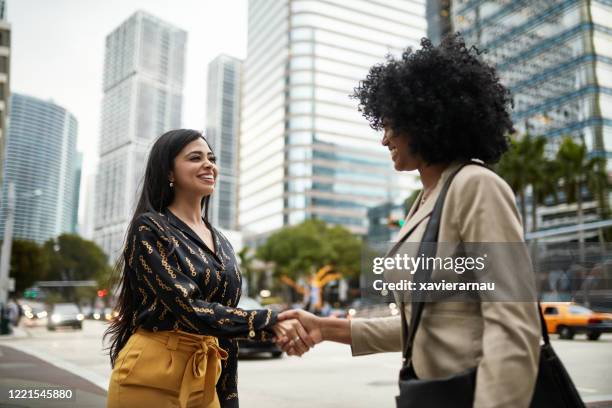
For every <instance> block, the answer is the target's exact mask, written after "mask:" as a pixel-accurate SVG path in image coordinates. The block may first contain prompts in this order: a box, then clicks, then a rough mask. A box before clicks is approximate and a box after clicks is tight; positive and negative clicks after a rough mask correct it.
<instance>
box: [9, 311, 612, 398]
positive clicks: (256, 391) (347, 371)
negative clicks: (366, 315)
mask: <svg viewBox="0 0 612 408" xmlns="http://www.w3.org/2000/svg"><path fill="white" fill-rule="evenodd" d="M104 327H105V326H104V324H103V323H101V322H96V321H86V322H85V325H84V329H83V331H82V332H81V331H72V330H66V331H58V332H54V333H53V332H48V331H47V330H46V328H44V327H36V328H30V329H25V330H24V331H22V334H25V336H24V337H14V338H7V339H0V346H9V347H11V348H15V349H17V350H20V351H24V352H27V353H30V354H32V355H33V356H35V357H39V358H42V359H43V360H45V361H47V362H49V363H50V364H53V365H55V366H58V367H60V368H62V369H64V370H66V371H69V372H71V373H73V374H76V375H79V376H81V377H83V378H85V379H87V380H89V381H90V382H92V383H94V384H97V385H98V386H100V387H105V386H106V382H107V381H108V376H109V374H110V367H109V364H108V359H107V357H106V356H105V355H104V352H103V351H102V343H101V336H102V333H103V331H104ZM554 347H555V350H556V351H557V352H558V354H559V355H560V356H561V358H562V359H563V361H564V363H565V364H566V367H567V368H568V370H569V372H570V374H571V375H572V377H573V379H574V381H575V382H576V385H577V386H578V389H579V391H580V393H581V394H582V396H583V397H584V399H585V400H586V401H587V402H589V401H601V400H612V384H610V381H609V378H610V376H611V375H612V372H610V365H609V362H610V361H612V336H611V335H607V336H602V338H601V339H600V340H599V341H596V342H590V341H586V340H584V339H583V338H582V336H577V338H576V339H575V340H573V341H559V340H554ZM6 364H7V363H6V362H5V358H4V357H0V370H1V369H2V368H3V367H6ZM8 364H12V363H8ZM399 364H400V355H399V353H397V354H396V353H388V354H380V355H375V356H366V357H358V358H353V357H351V355H350V349H349V347H348V346H343V345H338V344H332V343H324V344H320V345H318V346H317V348H316V349H315V350H314V351H312V352H311V353H309V354H307V355H305V356H304V357H302V358H295V357H292V358H290V357H283V358H281V359H268V358H263V357H262V358H259V357H258V358H248V359H241V360H240V362H239V371H238V372H239V381H240V384H239V391H240V398H241V406H242V407H246V408H258V407H263V406H278V407H289V406H290V407H292V408H293V407H295V408H301V407H304V408H306V407H308V408H310V407H312V406H313V405H315V406H317V407H330V408H331V407H343V406H346V407H363V408H370V407H373V406H376V407H381V408H384V407H389V408H392V407H394V400H393V396H394V395H395V394H396V392H397V386H396V379H397V370H398V366H399ZM5 388H6V385H5V386H4V387H3V389H5ZM0 402H1V403H6V396H4V395H3V396H2V398H0ZM66 404H70V403H69V402H66ZM0 406H3V405H1V404H0ZM41 406H42V405H41ZM66 406H70V405H66ZM101 406H103V405H101ZM597 406H598V407H599V406H602V405H597Z"/></svg>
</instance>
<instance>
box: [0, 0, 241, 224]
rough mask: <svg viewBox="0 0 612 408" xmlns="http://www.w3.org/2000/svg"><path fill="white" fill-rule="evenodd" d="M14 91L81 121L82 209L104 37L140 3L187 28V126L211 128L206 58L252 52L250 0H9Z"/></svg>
mask: <svg viewBox="0 0 612 408" xmlns="http://www.w3.org/2000/svg"><path fill="white" fill-rule="evenodd" d="M7 3H8V4H7V14H8V18H7V19H8V21H9V23H10V24H11V30H12V37H11V40H12V41H11V78H10V82H11V84H10V86H11V92H17V93H25V94H28V95H31V96H35V97H38V98H41V99H45V100H53V102H55V103H57V104H58V105H61V106H63V107H64V108H66V109H67V110H69V111H70V112H71V113H72V114H73V115H74V116H75V117H76V118H77V121H78V124H79V125H78V126H79V127H78V129H79V130H78V145H77V148H78V150H79V151H81V152H83V154H84V157H83V175H82V183H81V199H80V205H79V207H80V213H81V215H82V213H83V208H84V207H83V206H84V201H85V200H84V194H85V193H86V192H87V186H86V185H85V184H86V181H87V178H88V175H90V174H93V173H94V172H95V169H96V165H97V161H98V140H99V134H100V114H101V101H102V69H103V63H104V40H105V37H106V35H107V34H109V33H110V32H111V31H112V30H113V29H115V28H116V27H117V26H119V25H120V24H121V23H123V22H124V21H125V20H126V19H127V18H128V17H129V16H130V15H131V14H132V13H134V12H135V11H136V10H140V9H142V10H145V11H147V12H149V13H151V14H153V15H155V16H157V17H159V18H160V19H162V20H165V21H167V22H169V23H171V24H173V25H176V26H177V27H179V28H182V29H183V30H185V31H187V33H188V34H187V53H186V66H185V83H184V90H183V121H182V127H188V128H194V129H204V128H205V120H206V117H205V116H206V115H205V112H206V110H205V104H206V75H207V65H208V63H209V62H210V61H212V60H213V59H214V58H215V57H217V56H218V55H219V54H221V53H225V54H228V55H231V56H234V57H238V58H245V57H246V45H247V0H171V1H170V0H52V1H51V0H8V2H7Z"/></svg>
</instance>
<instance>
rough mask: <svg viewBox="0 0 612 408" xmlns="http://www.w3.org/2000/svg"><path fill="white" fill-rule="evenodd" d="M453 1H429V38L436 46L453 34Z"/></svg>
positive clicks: (427, 10)
mask: <svg viewBox="0 0 612 408" xmlns="http://www.w3.org/2000/svg"><path fill="white" fill-rule="evenodd" d="M450 8H451V0H427V7H426V15H427V38H429V39H430V40H431V42H432V43H434V44H435V45H437V44H439V43H440V41H442V38H444V36H446V35H447V34H450V33H451V32H452V24H451V14H450Z"/></svg>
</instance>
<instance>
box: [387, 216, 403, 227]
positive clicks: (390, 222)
mask: <svg viewBox="0 0 612 408" xmlns="http://www.w3.org/2000/svg"><path fill="white" fill-rule="evenodd" d="M387 226H388V227H390V228H402V227H403V226H404V220H403V219H395V218H392V217H389V218H387Z"/></svg>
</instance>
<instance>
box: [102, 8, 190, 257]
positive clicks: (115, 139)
mask: <svg viewBox="0 0 612 408" xmlns="http://www.w3.org/2000/svg"><path fill="white" fill-rule="evenodd" d="M186 40H187V33H186V32H185V31H183V30H181V29H179V28H177V27H174V26H172V25H170V24H168V23H166V22H164V21H162V20H160V19H158V18H157V17H155V16H152V15H150V14H148V13H146V12H144V11H137V12H136V13H134V14H133V15H132V16H130V17H129V18H128V19H127V20H126V21H125V22H124V23H122V24H121V25H120V26H119V27H117V28H116V29H115V30H113V32H111V33H110V34H109V35H108V36H107V37H106V49H105V55H104V83H103V89H104V96H103V99H102V119H101V130H100V162H99V165H98V171H97V176H96V183H95V184H96V188H95V192H94V194H95V203H94V208H95V210H94V211H95V216H94V231H93V236H94V241H96V243H97V244H98V245H100V247H101V248H102V249H103V250H104V251H105V252H106V254H107V255H109V256H110V260H111V261H113V260H114V259H115V258H116V257H117V256H118V255H119V253H120V251H121V248H122V245H123V238H124V235H125V233H126V228H127V223H128V222H129V218H130V216H131V214H132V213H133V211H134V208H135V205H136V200H137V193H138V192H139V187H140V185H141V182H142V177H143V175H144V170H145V164H146V160H147V153H148V151H149V150H150V148H151V145H152V142H153V141H154V140H155V139H156V138H157V137H158V136H159V135H161V134H162V133H164V132H166V131H168V130H170V129H175V128H178V127H180V125H181V109H182V100H183V94H182V92H183V75H184V64H185V43H186Z"/></svg>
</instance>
